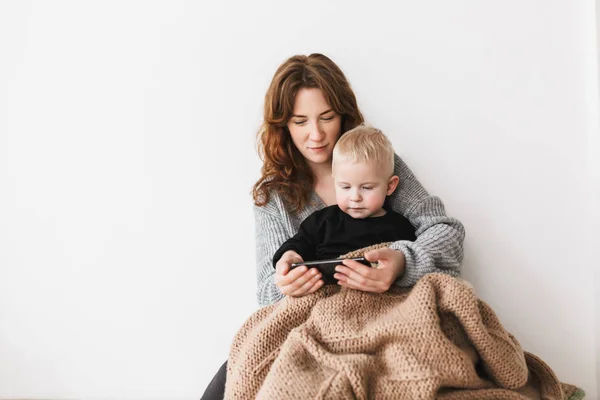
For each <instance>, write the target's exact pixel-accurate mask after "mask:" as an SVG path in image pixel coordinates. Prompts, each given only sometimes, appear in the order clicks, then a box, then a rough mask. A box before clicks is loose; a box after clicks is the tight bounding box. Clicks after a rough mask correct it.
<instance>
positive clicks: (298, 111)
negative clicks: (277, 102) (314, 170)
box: [287, 88, 342, 166]
mask: <svg viewBox="0 0 600 400" xmlns="http://www.w3.org/2000/svg"><path fill="white" fill-rule="evenodd" d="M292 114H293V115H292V118H291V119H290V120H289V121H288V124H287V126H288V129H289V131H290V134H291V136H292V141H293V142H294V144H295V145H296V148H298V150H299V151H300V153H301V154H302V155H303V156H304V158H305V159H306V162H307V163H308V165H309V166H314V165H317V164H324V163H331V154H332V152H333V146H335V143H336V142H337V140H338V138H339V137H340V133H341V126H342V118H341V117H340V116H339V115H338V114H337V113H336V112H335V111H333V110H332V109H331V107H330V106H329V104H327V101H325V97H324V96H323V92H321V90H320V89H307V88H302V89H300V90H299V91H298V93H297V94H296V98H295V100H294V110H293V113H292Z"/></svg>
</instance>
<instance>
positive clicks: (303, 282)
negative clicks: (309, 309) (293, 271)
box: [290, 269, 321, 296]
mask: <svg viewBox="0 0 600 400" xmlns="http://www.w3.org/2000/svg"><path fill="white" fill-rule="evenodd" d="M320 278H321V274H320V273H319V271H317V270H316V269H311V270H310V271H308V272H307V273H305V274H304V275H303V276H302V277H300V278H298V279H297V280H296V282H294V284H295V285H296V287H297V289H296V290H293V291H292V292H291V293H290V296H303V295H305V294H306V293H307V292H308V291H309V290H310V289H312V287H313V285H314V284H315V283H316V282H317V281H318V280H319V279H320ZM298 285H299V286H298Z"/></svg>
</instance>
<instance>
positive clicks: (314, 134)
mask: <svg viewBox="0 0 600 400" xmlns="http://www.w3.org/2000/svg"><path fill="white" fill-rule="evenodd" d="M324 137H325V132H323V130H322V129H321V127H320V126H319V123H318V122H313V123H312V124H311V126H310V134H309V138H310V140H312V141H313V142H319V141H321V140H323V138H324Z"/></svg>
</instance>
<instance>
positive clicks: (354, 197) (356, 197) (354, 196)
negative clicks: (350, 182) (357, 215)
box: [350, 190, 360, 201]
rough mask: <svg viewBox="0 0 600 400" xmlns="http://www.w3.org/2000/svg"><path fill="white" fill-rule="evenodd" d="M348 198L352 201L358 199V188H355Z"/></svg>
mask: <svg viewBox="0 0 600 400" xmlns="http://www.w3.org/2000/svg"><path fill="white" fill-rule="evenodd" d="M350 200H352V201H360V193H358V190H355V191H353V192H352V194H351V196H350Z"/></svg>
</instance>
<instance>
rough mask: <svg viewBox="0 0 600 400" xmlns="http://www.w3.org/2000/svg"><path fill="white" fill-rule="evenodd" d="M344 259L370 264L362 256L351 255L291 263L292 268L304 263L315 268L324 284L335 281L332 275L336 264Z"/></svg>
mask: <svg viewBox="0 0 600 400" xmlns="http://www.w3.org/2000/svg"><path fill="white" fill-rule="evenodd" d="M344 260H354V261H358V262H359V263H361V264H364V265H366V266H367V267H370V266H371V263H370V262H369V261H367V259H366V258H364V257H353V258H336V259H331V260H316V261H304V262H300V263H294V264H292V268H297V267H300V266H302V265H306V266H307V267H308V268H316V269H318V270H319V271H320V272H321V274H322V275H323V278H322V279H323V282H324V283H326V284H334V283H337V279H335V278H334V277H333V274H335V267H336V265H340V264H342V261H344Z"/></svg>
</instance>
